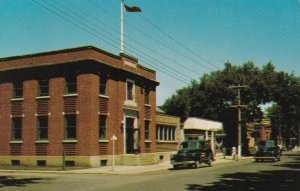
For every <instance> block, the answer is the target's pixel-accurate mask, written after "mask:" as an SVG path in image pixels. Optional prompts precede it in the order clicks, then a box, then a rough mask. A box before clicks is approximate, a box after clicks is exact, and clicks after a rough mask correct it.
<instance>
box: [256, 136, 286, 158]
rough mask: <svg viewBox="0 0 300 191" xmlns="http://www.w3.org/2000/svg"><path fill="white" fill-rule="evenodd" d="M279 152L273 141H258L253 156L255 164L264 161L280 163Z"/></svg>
mask: <svg viewBox="0 0 300 191" xmlns="http://www.w3.org/2000/svg"><path fill="white" fill-rule="evenodd" d="M280 157H281V150H280V148H279V147H278V146H277V145H275V141H274V140H266V141H260V142H259V143H258V147H257V150H256V152H255V154H254V159H255V161H256V162H258V161H264V160H272V161H280Z"/></svg>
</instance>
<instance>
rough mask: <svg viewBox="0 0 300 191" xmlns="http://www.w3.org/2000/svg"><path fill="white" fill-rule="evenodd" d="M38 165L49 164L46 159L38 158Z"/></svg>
mask: <svg viewBox="0 0 300 191" xmlns="http://www.w3.org/2000/svg"><path fill="white" fill-rule="evenodd" d="M36 163H37V166H47V162H46V160H37V161H36Z"/></svg>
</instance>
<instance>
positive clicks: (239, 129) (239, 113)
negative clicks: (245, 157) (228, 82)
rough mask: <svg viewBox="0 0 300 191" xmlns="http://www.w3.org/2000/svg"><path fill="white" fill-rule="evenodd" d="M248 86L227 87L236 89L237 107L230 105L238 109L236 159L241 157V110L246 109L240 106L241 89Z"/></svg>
mask: <svg viewBox="0 0 300 191" xmlns="http://www.w3.org/2000/svg"><path fill="white" fill-rule="evenodd" d="M246 87H248V86H246V85H243V86H241V85H237V86H229V88H230V89H236V90H237V102H238V103H237V105H232V106H231V107H235V108H237V109H238V159H240V158H241V157H242V127H241V122H242V113H241V108H242V107H244V108H245V107H247V105H241V89H243V88H246Z"/></svg>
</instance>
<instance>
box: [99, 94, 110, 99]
mask: <svg viewBox="0 0 300 191" xmlns="http://www.w3.org/2000/svg"><path fill="white" fill-rule="evenodd" d="M99 97H103V98H107V99H108V98H109V96H108V95H104V94H99Z"/></svg>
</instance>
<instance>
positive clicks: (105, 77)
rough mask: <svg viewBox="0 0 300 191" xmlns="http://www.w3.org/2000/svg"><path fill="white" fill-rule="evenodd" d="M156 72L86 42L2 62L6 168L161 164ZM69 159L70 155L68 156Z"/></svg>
mask: <svg viewBox="0 0 300 191" xmlns="http://www.w3.org/2000/svg"><path fill="white" fill-rule="evenodd" d="M158 84H159V83H158V82H157V81H156V73H155V71H153V70H151V69H148V68H146V67H144V66H142V65H140V64H139V63H138V60H137V59H136V58H133V57H131V56H128V55H125V54H120V55H114V54H111V53H108V52H106V51H103V50H101V49H98V48H95V47H92V46H85V47H79V48H72V49H64V50H58V51H51V52H43V53H37V54H31V55H24V56H14V57H8V58H2V59H0V163H1V164H0V165H29V166H36V165H38V166H61V165H62V164H63V163H62V160H65V164H67V165H70V166H71V165H76V166H89V167H98V166H101V165H110V163H111V156H112V141H111V140H110V138H111V137H112V135H116V137H117V140H116V141H115V152H116V155H117V157H116V164H120V165H122V164H127V165H128V164H141V163H142V160H143V159H145V158H147V160H148V161H155V159H156V158H155V157H156V156H154V155H152V154H153V153H155V152H156V145H155V144H156V131H155V111H156V93H155V91H156V86H157V85H158ZM64 156H65V157H64Z"/></svg>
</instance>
